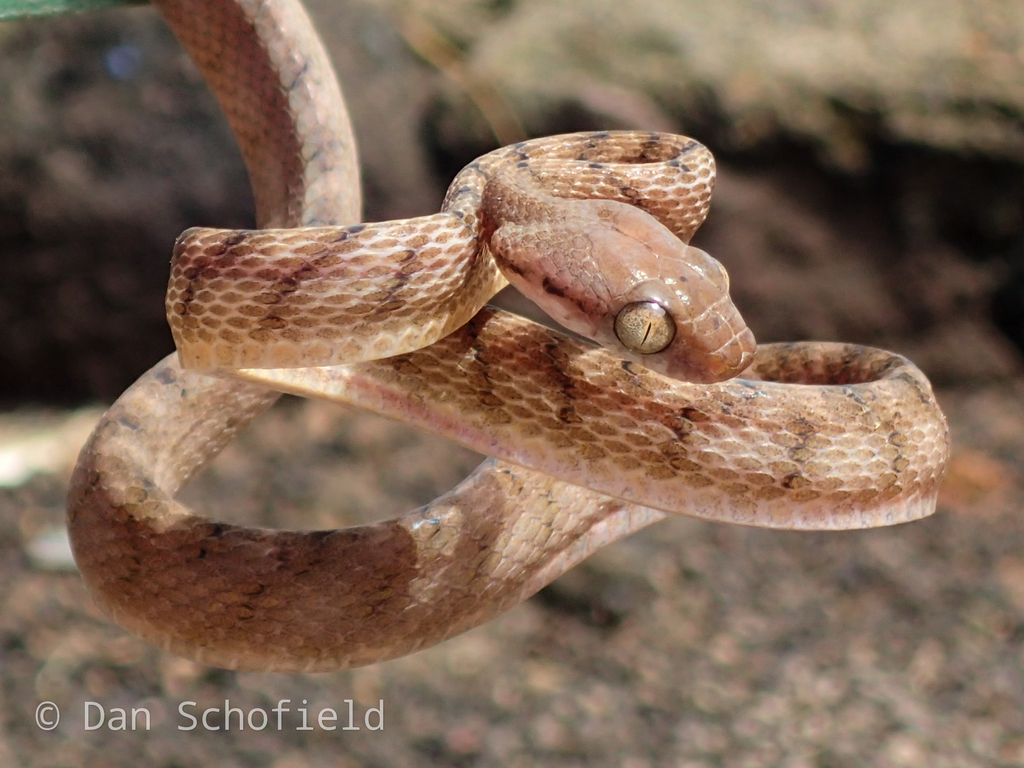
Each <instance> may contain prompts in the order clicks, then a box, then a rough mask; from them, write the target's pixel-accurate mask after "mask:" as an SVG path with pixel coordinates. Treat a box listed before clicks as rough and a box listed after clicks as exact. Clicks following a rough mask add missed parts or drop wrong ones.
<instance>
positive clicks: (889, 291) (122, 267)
mask: <svg viewBox="0 0 1024 768" xmlns="http://www.w3.org/2000/svg"><path fill="white" fill-rule="evenodd" d="M310 5H311V10H312V11H313V15H314V17H315V18H316V19H317V21H318V24H319V25H320V27H321V29H322V30H323V34H324V36H325V38H326V39H327V42H328V44H329V47H330V48H331V49H332V53H333V55H334V57H335V60H336V62H337V65H338V68H339V71H340V73H341V77H342V82H343V84H344V87H345V90H346V95H347V96H348V98H349V100H350V102H351V104H352V108H353V113H354V118H355V121H356V128H357V133H358V136H359V139H360V143H361V151H362V155H363V159H364V168H365V180H364V186H365V190H366V198H367V206H366V213H367V218H369V219H384V218H394V217H397V216H404V215H412V214H418V213H424V212H428V211H430V210H434V209H436V206H437V204H438V201H439V200H440V197H441V195H442V194H443V188H444V184H445V182H446V180H447V179H449V178H450V177H451V176H452V175H453V174H454V172H455V171H456V170H457V169H458V168H459V167H460V166H461V164H462V163H464V162H466V161H468V160H469V159H471V158H472V157H473V156H475V155H476V154H479V153H480V152H482V151H486V150H487V149H489V148H491V147H492V146H493V145H494V144H495V143H496V142H497V141H499V140H501V141H506V140H514V139H515V138H518V137H519V136H522V135H538V134H543V133H551V132H557V131H563V130H581V129H589V128H597V127H643V128H658V129H667V130H676V131H685V132H688V133H690V134H691V135H695V136H698V137H700V138H701V139H702V140H704V141H705V142H706V143H707V144H708V145H709V146H711V147H712V149H713V150H714V151H715V152H716V155H717V156H718V158H719V161H720V165H721V170H720V175H721V180H720V183H719V186H718V190H717V192H716V196H715V203H714V206H713V211H712V216H711V218H710V220H709V222H708V224H707V225H706V226H705V227H704V229H703V230H702V231H701V233H700V234H699V243H698V244H699V245H700V246H701V247H703V248H704V249H706V250H708V251H710V252H711V253H712V254H714V255H715V256H717V257H718V258H719V259H721V260H722V261H723V262H724V263H725V264H726V266H727V267H728V268H729V270H730V273H731V275H732V284H733V289H734V295H735V297H736V301H737V304H738V305H739V306H740V308H741V310H742V311H743V312H744V314H745V316H746V317H747V319H748V322H749V323H750V324H751V326H752V327H753V329H754V331H755V333H756V334H757V336H758V338H759V339H760V340H762V341H772V340H780V339H807V338H813V339H841V340H845V341H855V342H861V343H870V344H876V345H882V346H886V347H889V348H893V349H896V350H898V351H901V352H904V353H906V354H908V355H909V356H910V357H912V359H914V360H915V361H916V362H917V363H918V364H919V365H921V367H922V368H923V369H924V370H925V371H926V372H927V373H928V374H929V376H930V377H931V378H932V380H933V381H934V382H935V384H936V386H937V389H938V393H939V397H940V400H941V401H942V404H943V406H944V408H945V409H946V412H947V414H948V416H949V420H950V424H951V426H952V430H953V435H954V440H955V451H954V458H953V464H952V468H951V472H950V475H949V478H948V479H947V482H946V485H945V487H944V490H943V494H942V498H941V500H940V506H939V511H938V513H937V514H936V515H935V516H934V517H932V518H930V519H928V520H925V521H922V522H918V523H914V524H910V525H906V526H901V527H898V528H894V529H887V530H875V531H863V532H849V533H840V534H795V533H785V532H771V531H760V530H753V529H744V528H737V527H731V526H725V525H715V524H710V523H703V522H699V521H695V520H690V519H685V518H679V519H674V520H670V521H667V522H665V523H662V524H659V525H657V526H655V527H653V528H651V529H649V530H647V531H644V532H642V533H640V534H638V535H636V536H633V537H631V538H630V539H628V540H626V541H624V542H621V543H619V544H617V545H615V546H613V547H610V548H608V549H607V550H605V551H603V552H601V553H599V554H598V555H597V556H595V557H593V558H591V559H590V560H589V561H587V562H586V563H585V564H584V565H582V566H580V567H579V568H577V569H575V570H574V571H572V572H571V573H569V574H568V575H566V576H565V577H563V578H562V579H559V580H558V581H556V582H555V583H554V584H553V585H552V586H551V587H549V588H547V589H545V590H544V591H543V592H541V593H540V594H539V595H538V596H537V597H536V598H534V599H532V600H530V601H528V602H527V603H526V604H524V605H523V606H521V607H519V608H517V609H515V610H513V611H511V612H510V613H508V614H507V615H505V616H503V617H502V618H500V619H498V620H497V621H495V622H492V623H491V624H489V625H487V626H485V627H482V628H480V629H478V630H475V631H473V632H470V633H467V634H466V635H463V636H461V637H458V638H455V639H453V640H451V641H449V642H447V643H445V644H443V645H441V646H439V647H437V648H434V649H431V650H427V651H424V652H421V653H419V654H416V655H414V656H411V657H407V658H404V659H399V660H396V661H392V662H388V663H385V664H380V665H375V666H372V667H367V668H364V669H358V670H352V671H349V672H342V673H336V674H329V675H309V676H284V675H257V674H235V673H230V672H224V671H220V670H215V669H210V668H206V667H202V666H199V665H195V664H192V663H190V662H185V661H182V660H180V659H177V658H174V657H171V656H168V655H166V654H163V653H161V652H158V651H156V650H154V649H152V648H150V647H149V646H147V645H145V644H143V643H141V642H140V641H137V640H135V639H133V638H131V637H128V636H126V635H125V634H124V633H123V632H121V631H120V630H118V629H117V628H116V627H114V626H113V625H111V624H110V623H108V622H107V621H106V620H105V619H104V618H103V616H102V615H101V614H100V613H99V612H98V611H97V610H96V609H95V608H93V607H92V605H91V603H90V601H89V598H88V596H87V595H86V593H85V591H84V589H83V587H82V585H81V582H80V580H79V578H78V576H77V574H76V573H75V572H74V571H73V569H72V567H69V566H68V564H67V563H66V561H64V560H62V559H61V557H62V552H63V550H62V548H61V541H60V536H59V531H60V526H61V524H62V516H63V497H64V493H65V487H66V478H67V474H68V473H69V471H70V467H71V464H72V463H73V460H74V455H75V452H76V451H77V448H78V446H79V445H80V444H81V442H82V441H83V440H84V438H85V436H86V434H87V433H88V430H89V428H90V425H91V424H92V423H93V422H94V420H95V419H96V418H97V416H98V411H97V410H96V408H101V407H102V405H103V404H104V403H108V402H109V401H110V400H112V399H113V398H114V397H116V396H117V394H119V392H120V391H121V390H122V389H123V388H124V387H125V386H127V385H128V384H129V383H130V382H131V381H132V380H134V378H135V377H137V376H138V375H139V373H141V372H142V371H143V370H145V369H146V368H147V367H148V366H149V365H151V364H152V363H153V362H155V361H156V360H158V359H159V358H160V357H162V356H163V355H164V354H166V353H167V352H168V351H170V348H171V347H170V340H169V334H168V333H167V332H166V327H165V324H164V321H163V316H162V312H163V309H162V292H163V283H164V281H165V279H166V263H167V256H168V254H169V249H170V244H171V242H173V239H174V237H175V236H176V235H177V234H178V232H180V231H181V230H183V229H184V228H186V227H188V226H192V225H199V224H209V225H218V226H244V225H246V224H248V223H251V213H250V206H251V201H250V197H249V195H248V192H247V191H246V188H245V184H246V182H245V175H244V171H243V169H242V168H241V165H240V162H239V160H238V158H237V153H236V152H235V150H234V149H233V146H232V144H231V138H230V134H229V133H228V131H227V129H226V127H225V126H224V125H223V123H222V122H221V120H220V117H219V114H218V112H217V109H216V105H215V104H214V102H213V101H212V98H211V97H210V96H209V95H208V94H206V93H205V92H204V91H203V89H202V85H201V80H200V78H199V76H198V75H197V74H196V73H195V71H194V70H193V69H192V68H191V65H190V63H189V62H188V60H187V58H186V57H185V56H184V54H182V53H181V52H180V50H179V49H178V48H177V47H176V45H175V43H174V41H173V39H172V38H171V37H170V36H169V34H168V33H167V32H166V30H165V29H164V28H163V27H162V25H161V24H160V22H159V20H158V19H157V18H156V16H155V14H153V13H152V12H151V11H150V10H149V9H148V8H138V9H130V10H125V9H122V10H115V11H106V12H103V13H99V14H95V15H89V16H78V17H73V18H57V19H44V20H35V21H32V22H19V23H12V24H0V248H2V264H3V272H2V275H3V278H2V280H0V324H2V327H3V329H4V332H3V333H2V334H0V403H2V404H3V411H2V412H0V485H2V486H3V487H0V579H2V583H3V584H4V585H5V587H6V588H5V589H4V591H3V594H2V596H0V604H2V609H0V665H2V666H0V681H2V684H0V718H2V723H3V728H2V733H0V762H2V763H3V764H5V765H25V766H34V765H40V766H93V765H96V766H99V765H104V766H108V765H137V764H141V763H145V764H153V765H161V766H168V767H171V766H175V767H177V766H199V765H222V766H232V765H239V766H241V765H258V766H274V767H275V768H299V767H305V766H357V765H409V766H412V765H417V766H419V765H439V766H441V765H445V766H469V765H482V766H484V765H503V766H507V765H524V766H525V765H536V764H552V765H570V766H571V765H620V766H630V767H631V768H647V766H651V767H652V768H653V767H654V766H672V768H683V767H684V766H685V767H686V768H697V767H698V766H701V767H703V766H709V767H710V766H728V767H730V768H732V767H733V766H736V767H739V766H775V765H779V766H791V767H793V768H798V767H799V768H804V767H805V766H806V767H808V768H810V767H812V766H813V767H815V768H819V767H820V768H826V767H828V768H839V767H846V766H849V767H850V768H853V767H854V766H864V765H872V766H929V767H931V766H957V767H959V766H992V765H1019V764H1024V548H1022V546H1021V545H1022V543H1024V525H1022V523H1021V520H1020V518H1018V517H1017V515H1019V514H1020V512H1021V499H1022V498H1024V495H1022V494H1024V473H1022V468H1024V405H1022V402H1024V398H1022V394H1024V369H1022V365H1021V347H1022V345H1024V309H1022V307H1024V301H1022V300H1024V261H1022V255H1024V250H1022V245H1024V167H1021V166H1022V163H1024V130H1022V124H1024V123H1022V120H1024V6H1022V7H1018V5H1016V4H1012V3H1001V2H968V1H967V0H960V1H959V2H954V1H953V0H931V1H930V2H928V3H916V4H912V5H906V4H903V5H895V6H894V5H892V4H886V3H876V2H871V0H857V2H848V1H846V0H832V2H828V0H822V1H821V2H814V3H808V2H796V0H786V1H785V2H773V3H757V2H750V1H749V0H748V2H740V1H739V0H732V1H731V2H719V3H715V4H701V3H697V2H670V1H669V0H662V1H661V2H656V1H654V0H648V2H644V3H631V2H622V1H621V0H619V2H612V0H607V1H604V0H598V1H596V2H569V1H568V0H566V1H565V2H557V3H550V2H541V1H540V0H536V1H535V2H529V1H528V0H520V1H519V2H504V3H484V2H480V1H479V0H477V1H476V2H471V1H470V0H464V1H463V2H455V3H452V2H446V3H440V2H431V1H430V0H420V1H419V2H410V3H397V2H395V3H387V2H378V3H371V2H368V1H367V2H357V1H356V0H350V1H349V2H345V3H340V4H339V3H332V2H328V1H327V0H318V2H312V0H311V2H310ZM477 459H478V457H476V456H474V455H472V454H470V453H469V452H467V451H465V450H463V449H461V448H458V447H455V446H453V445H451V444H448V443H443V442H440V441H438V440H437V439H434V438H431V437H429V436H424V435H420V434H416V433H410V432H409V431H407V430H405V429H403V428H401V427H399V426H396V425H393V424H391V423H388V422H385V421H381V420H378V419H375V418H371V417H368V416H366V415H362V414H357V413H349V412H345V411H343V410H340V409H338V408H336V407H330V406H327V405H324V404H321V403H305V402H301V401H298V400H287V401H285V402H283V403H282V404H281V405H280V406H278V407H276V408H275V409H274V410H273V411H272V412H271V413H269V414H267V415H266V416H265V417H263V418H262V419H261V420H260V421H258V422H257V424H256V425H255V426H254V427H253V428H252V429H250V430H249V431H248V432H246V433H245V434H244V435H243V436H242V437H241V438H240V439H239V440H238V441H236V442H235V443H233V444H232V445H231V446H229V448H228V449H227V450H226V451H225V453H224V454H223V455H222V456H221V457H220V458H219V459H218V460H217V462H216V463H215V464H214V466H213V467H212V468H211V470H210V471H208V472H207V473H206V474H204V475H203V476H202V477H201V478H200V479H199V481H197V483H195V484H194V485H193V487H191V488H190V489H189V491H188V494H187V495H188V500H189V501H190V503H193V504H194V505H195V506H196V507H198V508H199V509H201V510H203V511H204V512H206V513H208V514H211V515H216V516H217V517H219V518H226V519H231V520H250V521H254V520H258V521H259V522H260V523H264V524H265V523H268V522H269V523H271V524H277V525H280V526H288V527H322V526H325V525H330V524H333V523H334V522H335V521H336V520H337V519H368V518H377V517H381V516H385V515H391V514H397V513H399V512H401V511H403V510H406V509H408V508H410V507H411V506H414V505H416V504H420V503H423V502H424V501H426V500H428V499H430V498H432V497H433V496H435V495H437V494H438V493H440V492H442V491H443V490H445V489H446V488H448V487H450V486H451V485H452V484H453V483H455V482H456V481H457V480H458V479H459V478H460V477H461V476H463V475H464V474H466V473H467V472H468V471H469V469H470V468H471V467H472V466H473V465H474V463H475V461H476V460H477ZM225 699H227V700H229V701H230V704H231V706H233V707H238V708H241V709H243V711H245V712H247V713H248V712H249V711H250V710H252V709H253V708H262V709H264V710H267V711H270V710H271V709H272V708H273V707H274V706H275V704H276V703H277V702H279V701H280V700H282V699H290V700H291V701H290V703H289V704H288V705H286V706H289V707H291V709H292V712H290V713H289V714H288V715H287V716H285V718H284V720H283V724H282V728H281V729H277V728H276V727H273V726H275V725H276V723H274V722H273V720H272V721H271V722H272V725H271V727H268V728H266V729H264V730H262V731H253V730H251V729H249V728H248V727H247V728H246V730H244V731H240V730H237V722H235V721H233V722H232V729H231V730H220V731H213V730H209V729H206V728H204V727H203V726H202V725H201V724H200V725H199V726H198V727H197V728H195V730H192V731H182V730H179V726H187V725H189V724H190V721H188V719H187V718H185V717H184V716H182V715H180V714H179V712H178V706H179V705H180V704H181V703H182V702H187V701H195V702H197V703H196V705H195V707H193V708H191V710H190V711H193V712H194V711H196V710H202V709H205V708H207V707H220V708H223V706H224V701H225ZM42 701H52V702H55V703H56V704H57V705H58V706H59V707H60V708H61V711H62V719H61V722H60V724H59V726H58V727H57V728H56V729H54V730H53V731H43V730H40V729H39V728H38V727H37V725H36V724H35V720H34V717H35V713H36V707H37V705H38V704H39V703H40V702H42ZM87 701H92V702H97V704H98V705H102V706H103V707H104V708H105V710H106V712H107V715H108V716H109V715H112V714H116V713H115V712H114V710H113V708H115V707H120V708H124V709H128V710H130V709H131V708H132V707H136V708H140V707H145V708H147V709H148V710H149V711H150V713H151V728H150V729H148V730H136V731H134V732H132V731H116V730H111V729H110V728H109V727H107V726H106V725H105V726H104V727H102V728H99V729H96V730H86V728H85V725H86V723H85V721H84V719H83V718H84V714H85V712H84V708H85V702H87ZM303 701H305V702H306V704H303V703H302V702H303ZM382 701H383V707H384V728H383V730H380V731H378V730H370V729H368V728H366V727H365V720H364V715H365V714H366V713H367V712H368V710H369V709H370V708H374V707H379V706H380V702H382ZM348 702H351V707H352V713H353V714H352V717H353V722H354V724H355V725H359V726H361V728H360V730H348V731H342V730H340V729H339V730H337V731H333V732H331V731H324V730H320V729H316V730H313V731H301V730H297V727H298V726H300V725H301V724H302V723H301V720H300V712H299V709H300V708H306V709H308V711H309V717H310V720H313V719H315V716H316V714H317V713H318V712H319V711H320V710H321V709H323V708H325V707H330V708H333V709H335V710H337V711H338V712H339V715H340V716H341V719H340V722H339V725H347V724H348V717H349V715H348V713H349V706H350V705H349V703H348ZM95 712H96V709H95V708H94V709H93V710H92V714H93V715H95ZM272 717H273V715H272ZM371 719H372V713H371ZM94 722H95V719H94ZM210 722H211V725H218V724H222V721H221V720H219V719H218V718H217V717H216V716H215V717H214V719H213V720H212V721H210ZM140 725H141V724H140Z"/></svg>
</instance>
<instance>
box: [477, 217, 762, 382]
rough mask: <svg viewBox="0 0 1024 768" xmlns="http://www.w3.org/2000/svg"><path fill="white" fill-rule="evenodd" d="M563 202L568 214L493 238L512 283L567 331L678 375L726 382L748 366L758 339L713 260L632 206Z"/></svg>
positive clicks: (511, 228) (510, 228)
mask: <svg viewBox="0 0 1024 768" xmlns="http://www.w3.org/2000/svg"><path fill="white" fill-rule="evenodd" d="M561 204H563V205H568V206H571V208H572V210H573V213H572V214H571V215H568V214H567V215H565V216H563V217H562V219H561V220H560V221H558V222H557V223H554V224H551V225H545V224H542V223H539V222H536V221H534V222H530V223H529V224H527V225H524V226H502V227H499V228H498V229H497V230H496V231H495V232H494V234H493V235H492V236H491V240H490V246H491V252H492V253H493V254H494V256H495V258H496V259H497V261H498V264H499V265H500V266H501V267H502V271H503V272H504V273H505V275H506V276H507V277H508V278H509V282H511V283H512V284H513V285H514V286H515V287H516V288H518V289H519V290H520V291H521V292H522V293H524V294H525V295H526V296H527V297H529V298H530V299H531V300H533V301H534V302H535V303H536V304H537V305H538V306H540V307H541V309H543V310H544V311H545V312H547V313H548V314H549V315H550V316H551V317H552V318H553V319H554V320H555V321H557V322H558V323H560V324H562V325H563V326H565V327H566V328H568V329H569V330H571V331H574V332H576V333H578V334H580V335H582V336H585V337H587V338H589V339H592V340H594V341H596V342H597V343H598V344H601V345H602V346H604V347H607V348H609V349H610V350H611V351H613V352H615V353H616V354H618V355H620V356H622V357H624V358H626V359H628V360H632V361H634V362H637V363H639V364H641V365H643V366H645V367H647V368H650V369H651V370H654V371H657V372H659V373H663V374H665V375H667V376H671V377H673V378H676V379H681V380H683V381H692V382H699V383H711V382H716V381H723V380H725V379H729V378H732V377H733V376H736V375H737V374H739V373H740V372H741V371H742V370H743V369H744V368H746V367H747V366H748V365H749V364H750V362H751V360H752V357H753V354H754V350H755V348H756V346H757V345H756V343H755V341H754V336H753V334H752V333H751V331H750V329H749V328H747V325H746V323H745V322H744V321H743V318H742V317H741V316H740V314H739V311H738V310H737V309H736V307H735V305H734V304H733V303H732V299H731V298H730V296H729V276H728V274H727V273H726V271H725V269H724V267H722V265H721V264H720V263H719V262H718V261H716V260H715V259H714V258H712V257H711V256H709V255H708V254H707V253H705V252H704V251H702V250H700V249H699V248H694V247H692V246H689V245H687V244H686V243H684V242H682V241H681V240H680V239H679V238H678V237H676V236H675V235H674V234H672V232H671V231H669V230H668V229H667V228H666V227H665V226H664V225H662V224H661V223H660V222H659V221H658V220H657V219H655V218H654V217H653V216H651V215H649V214H647V213H645V212H644V211H642V210H640V209H638V208H635V207H633V206H631V205H628V204H625V203H620V202H615V201H608V200H577V201H561Z"/></svg>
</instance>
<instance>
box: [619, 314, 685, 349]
mask: <svg viewBox="0 0 1024 768" xmlns="http://www.w3.org/2000/svg"><path fill="white" fill-rule="evenodd" d="M615 335H616V336H617V337H618V338H619V341H621V342H622V345H623V346H624V347H625V348H626V349H628V350H629V351H630V352H638V353H639V354H641V355H651V354H654V353H655V352H661V350H663V349H665V347H667V346H668V345H669V344H671V343H672V338H673V337H674V336H675V335H676V324H675V323H674V322H672V316H671V315H669V313H668V311H667V310H666V309H665V308H664V307H663V306H661V304H658V303H657V302H655V301H637V302H634V303H632V304H627V305H626V306H624V307H623V308H622V309H621V310H619V314H617V315H616V316H615Z"/></svg>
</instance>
